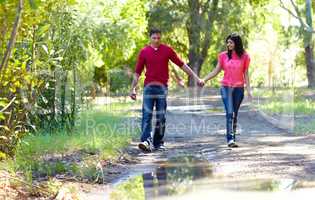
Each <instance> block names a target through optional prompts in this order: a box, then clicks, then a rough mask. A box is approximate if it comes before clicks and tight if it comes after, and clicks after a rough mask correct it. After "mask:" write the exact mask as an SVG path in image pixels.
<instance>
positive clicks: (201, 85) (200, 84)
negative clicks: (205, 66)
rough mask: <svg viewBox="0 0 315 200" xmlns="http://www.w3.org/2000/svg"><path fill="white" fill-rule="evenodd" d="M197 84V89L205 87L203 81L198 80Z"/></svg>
mask: <svg viewBox="0 0 315 200" xmlns="http://www.w3.org/2000/svg"><path fill="white" fill-rule="evenodd" d="M197 84H198V86H199V87H203V86H204V85H205V81H204V80H203V79H200V78H198V81H197Z"/></svg>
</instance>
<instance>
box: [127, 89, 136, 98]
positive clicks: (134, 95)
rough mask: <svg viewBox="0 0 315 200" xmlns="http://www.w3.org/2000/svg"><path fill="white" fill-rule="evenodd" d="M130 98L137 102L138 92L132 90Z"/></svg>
mask: <svg viewBox="0 0 315 200" xmlns="http://www.w3.org/2000/svg"><path fill="white" fill-rule="evenodd" d="M129 97H130V98H131V99H132V100H134V101H135V100H137V92H136V89H131V91H130V93H129Z"/></svg>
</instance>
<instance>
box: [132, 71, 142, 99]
mask: <svg viewBox="0 0 315 200" xmlns="http://www.w3.org/2000/svg"><path fill="white" fill-rule="evenodd" d="M139 77H140V75H139V74H137V73H134V75H133V80H132V83H131V89H130V94H129V96H130V98H131V99H132V100H136V99H137V91H136V87H137V84H138V82H139Z"/></svg>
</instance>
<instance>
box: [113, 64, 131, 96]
mask: <svg viewBox="0 0 315 200" xmlns="http://www.w3.org/2000/svg"><path fill="white" fill-rule="evenodd" d="M108 77H110V79H109V85H110V91H111V92H113V93H114V94H126V93H127V92H128V91H129V86H130V83H131V81H132V77H133V76H132V72H131V71H128V69H125V70H124V69H113V70H110V71H109V74H108Z"/></svg>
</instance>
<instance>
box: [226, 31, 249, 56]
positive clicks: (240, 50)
mask: <svg viewBox="0 0 315 200" xmlns="http://www.w3.org/2000/svg"><path fill="white" fill-rule="evenodd" d="M229 39H230V40H232V41H233V42H234V44H235V48H234V49H235V52H236V54H237V55H238V57H240V58H241V57H242V55H243V54H244V52H245V50H244V47H243V42H242V38H241V36H239V35H238V34H237V33H232V34H230V35H229V36H227V38H226V39H225V42H226V43H227V41H228V40H229ZM227 55H228V57H229V60H230V59H231V58H232V51H231V50H229V49H228V52H227Z"/></svg>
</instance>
